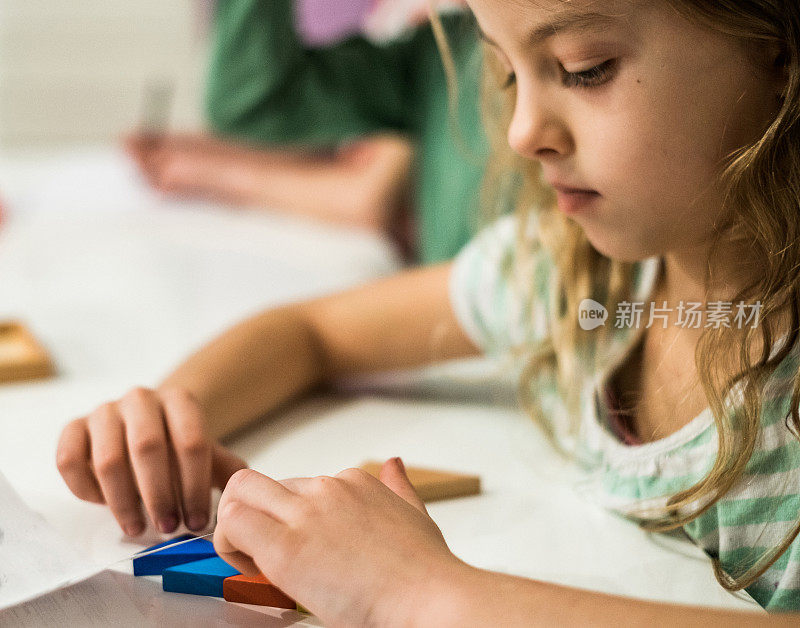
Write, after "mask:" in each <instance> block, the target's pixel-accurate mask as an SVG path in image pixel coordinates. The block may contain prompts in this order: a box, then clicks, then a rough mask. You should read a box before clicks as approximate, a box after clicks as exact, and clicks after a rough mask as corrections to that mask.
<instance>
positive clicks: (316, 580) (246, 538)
mask: <svg viewBox="0 0 800 628" xmlns="http://www.w3.org/2000/svg"><path fill="white" fill-rule="evenodd" d="M381 481H382V482H383V483H382V482H381ZM381 481H378V480H377V479H375V478H373V477H372V476H371V475H369V474H367V473H366V472H364V471H362V470H360V469H347V470H346V471H342V472H341V473H339V474H338V475H337V476H336V477H317V478H298V479H291V480H284V481H281V482H277V481H275V480H272V479H270V478H268V477H266V476H264V475H261V474H260V473H257V472H255V471H252V470H246V471H240V472H238V473H236V474H235V475H234V476H233V477H232V478H231V481H230V482H229V483H228V486H227V487H226V488H225V492H224V493H223V494H222V499H221V500H220V503H219V509H218V513H217V528H216V531H215V533H214V546H215V548H216V550H217V552H218V553H219V554H220V556H221V557H222V558H223V559H225V560H226V561H227V562H229V563H230V564H232V565H233V566H234V567H236V568H237V569H239V570H240V571H241V572H242V573H245V574H253V575H254V574H256V573H258V572H261V573H263V574H264V575H265V576H266V577H267V578H268V579H269V580H270V581H271V582H273V583H274V584H275V585H276V586H277V587H279V588H280V589H282V590H283V591H284V592H286V593H287V594H288V595H290V596H292V597H294V598H295V599H296V600H298V601H299V602H300V603H301V604H303V605H304V606H306V607H307V608H309V609H310V610H311V611H313V612H314V613H316V614H317V616H319V617H320V618H321V619H322V620H323V622H325V624H326V625H328V624H331V625H341V626H359V625H388V624H389V623H407V620H408V619H409V618H408V617H405V616H403V615H401V613H409V612H420V611H421V609H423V608H424V607H425V605H426V603H427V601H428V600H430V599H431V596H433V595H434V594H435V593H434V592H435V591H437V590H438V585H439V584H442V585H444V586H445V587H446V586H451V583H452V579H453V576H454V575H455V574H456V572H458V571H459V570H460V569H461V567H463V566H465V565H464V563H462V562H461V561H460V560H459V559H457V558H456V557H455V556H454V555H453V554H452V553H451V552H450V550H449V549H448V547H447V544H446V543H445V541H444V538H443V537H442V533H441V532H440V530H439V528H438V527H437V526H436V524H435V523H434V522H433V520H432V519H431V518H430V517H429V516H428V513H427V512H426V510H425V506H424V505H423V504H422V501H421V500H420V499H419V497H418V496H417V494H416V493H415V492H414V489H413V487H412V486H411V484H410V482H409V481H408V478H407V477H406V474H405V469H404V468H403V465H402V462H401V461H400V459H399V458H394V459H392V460H389V461H388V462H386V463H385V464H384V465H383V469H382V470H381Z"/></svg>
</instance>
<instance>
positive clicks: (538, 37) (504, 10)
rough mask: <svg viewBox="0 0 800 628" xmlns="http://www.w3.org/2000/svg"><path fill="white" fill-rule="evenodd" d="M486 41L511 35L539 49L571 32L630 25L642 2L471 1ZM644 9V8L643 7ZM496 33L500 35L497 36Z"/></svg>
mask: <svg viewBox="0 0 800 628" xmlns="http://www.w3.org/2000/svg"><path fill="white" fill-rule="evenodd" d="M467 2H468V4H469V5H470V7H471V8H472V10H473V12H474V13H475V16H476V17H477V19H478V24H479V27H480V29H481V31H482V33H483V35H484V38H485V39H486V40H487V41H489V42H490V43H494V37H495V36H500V35H504V34H507V35H509V36H512V37H514V38H515V39H522V40H524V41H523V43H524V44H529V45H537V44H539V43H541V42H543V41H544V40H546V39H547V38H549V37H552V36H554V35H557V34H559V33H562V32H567V31H592V30H602V29H604V28H608V27H610V26H613V25H618V24H620V23H622V24H624V23H630V22H631V21H632V20H633V18H634V16H635V10H636V5H637V4H641V1H640V0H467ZM640 8H641V7H640ZM495 31H497V34H496V35H495Z"/></svg>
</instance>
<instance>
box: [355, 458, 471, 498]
mask: <svg viewBox="0 0 800 628" xmlns="http://www.w3.org/2000/svg"><path fill="white" fill-rule="evenodd" d="M381 466H382V464H381V463H380V462H375V461H369V462H365V463H363V464H362V465H361V469H363V470H364V471H366V472H367V473H369V474H370V475H372V476H375V477H376V478H377V477H378V476H379V475H380V471H381ZM406 474H407V475H408V479H409V480H410V481H411V484H412V485H413V486H414V489H415V490H416V491H417V494H418V495H419V497H420V499H421V500H422V501H424V502H432V501H436V500H437V499H450V498H452V497H466V496H467V495H477V494H478V493H480V492H481V479H480V477H478V476H477V475H466V474H463V473H453V472H450V471H437V470H435V469H423V468H420V467H406Z"/></svg>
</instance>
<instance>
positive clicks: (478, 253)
mask: <svg viewBox="0 0 800 628" xmlns="http://www.w3.org/2000/svg"><path fill="white" fill-rule="evenodd" d="M516 230H517V223H516V219H515V218H514V217H512V216H506V217H504V218H501V219H500V220H499V221H497V222H496V223H495V224H493V225H491V226H490V227H489V228H487V229H485V230H484V231H482V232H481V233H480V234H479V235H478V236H477V237H476V238H475V239H473V240H472V241H471V242H470V243H469V244H468V245H467V246H466V247H464V249H463V250H462V251H461V253H460V254H459V255H458V257H457V258H456V260H455V262H454V265H453V270H452V275H451V280H450V297H451V301H452V304H453V308H454V310H455V313H456V316H457V317H458V319H459V322H460V324H461V326H462V327H463V329H464V331H465V333H466V334H467V335H468V336H469V337H470V339H471V340H472V341H473V342H474V343H475V344H476V345H477V346H479V347H481V348H482V349H483V350H484V351H485V352H486V353H487V354H490V355H502V354H505V353H508V352H509V350H511V349H512V348H513V347H515V346H520V345H522V344H528V343H531V342H532V343H536V342H539V341H541V340H543V339H545V338H546V337H547V334H548V333H549V331H548V330H549V328H550V321H551V320H552V314H551V313H550V311H549V304H550V303H551V295H552V293H553V290H552V279H553V277H554V273H555V266H554V263H553V260H552V258H551V257H550V255H549V254H548V253H547V252H546V251H545V249H544V248H543V247H540V246H539V245H538V240H537V234H536V221H535V220H533V221H532V222H531V224H530V225H529V227H528V229H527V238H526V245H528V244H529V245H530V247H531V251H532V253H531V256H530V258H529V259H528V260H527V262H526V266H525V268H524V269H523V276H524V277H525V278H526V279H525V280H526V281H529V282H531V283H530V284H529V286H528V287H527V289H533V291H534V292H533V298H532V299H528V298H524V297H523V296H522V294H521V291H520V290H519V284H518V283H517V281H516V280H515V279H514V277H517V278H518V277H519V276H520V275H519V273H516V274H515V273H512V272H509V269H510V268H513V267H514V266H515V262H516V254H515V242H516ZM660 265H661V259H660V258H658V257H653V258H649V259H647V260H644V261H642V262H638V263H637V264H636V269H635V273H634V277H635V279H634V286H633V290H632V296H633V299H632V300H633V301H636V302H645V303H646V302H647V301H648V300H649V295H650V294H651V293H652V290H653V288H654V286H655V280H656V277H657V276H658V271H659V268H660ZM576 315H577V313H576ZM641 331H642V330H636V329H624V328H623V329H620V330H618V331H615V334H616V335H614V336H613V337H612V340H610V341H608V342H609V346H607V347H603V348H602V350H603V352H602V355H607V356H609V357H608V359H607V360H605V361H603V364H604V366H603V367H602V368H601V369H600V370H599V372H597V373H591V374H588V375H586V376H585V379H584V380H583V381H582V382H580V386H581V388H580V398H581V418H580V430H579V434H578V441H577V443H576V444H577V446H578V451H579V452H580V456H579V457H580V459H581V461H583V462H584V463H588V464H589V466H588V467H587V468H589V469H590V471H591V472H590V473H589V474H588V476H587V478H588V480H587V482H586V487H587V489H588V490H587V494H588V495H589V496H591V497H592V498H593V499H595V500H596V501H598V502H599V503H601V504H602V505H603V506H605V507H607V508H609V509H611V510H612V511H614V512H617V513H619V514H621V515H623V516H628V517H632V518H635V515H633V514H632V513H631V509H632V508H633V507H641V506H643V505H658V504H663V503H664V501H665V500H666V498H667V497H669V496H670V495H672V494H674V493H675V492H677V491H679V490H681V489H685V488H688V487H690V486H691V485H692V484H694V483H695V482H696V481H697V480H699V479H701V478H702V477H703V476H704V475H705V474H706V472H707V471H708V470H709V469H710V468H711V466H712V464H713V462H714V459H715V456H716V451H717V430H716V426H715V424H714V420H713V417H712V415H711V410H710V408H706V409H705V410H704V411H703V412H701V413H700V414H699V415H698V416H697V417H695V418H694V419H693V420H692V421H691V422H689V423H688V424H687V425H685V426H684V427H683V428H681V429H679V430H678V431H677V432H675V433H673V434H671V435H670V436H667V437H666V438H662V439H660V440H657V441H654V442H650V443H644V444H641V445H628V444H625V443H623V442H622V441H621V440H620V438H619V437H618V436H617V435H616V434H615V433H614V432H613V431H612V429H611V427H610V424H609V421H608V409H607V407H606V406H605V404H604V402H602V401H601V400H602V399H603V396H602V395H601V394H600V391H603V390H605V385H606V383H607V380H608V379H609V376H610V375H611V373H613V371H614V370H615V367H616V366H617V365H618V364H619V363H620V362H622V361H623V359H624V358H625V357H626V355H627V353H628V352H629V351H630V350H632V349H633V347H634V346H635V345H636V344H637V341H638V339H640V338H641V334H640V333H639V332H641ZM599 349H600V348H596V350H599ZM606 352H607V353H606ZM799 364H800V360H798V351H797V350H793V351H792V353H790V354H789V356H787V358H786V359H785V360H784V361H783V362H782V363H781V365H780V366H779V368H778V370H777V371H776V372H775V373H774V374H773V376H772V377H771V379H770V381H769V383H768V385H767V389H766V391H765V400H764V403H763V406H762V407H763V412H762V421H761V426H762V428H761V432H760V435H759V438H758V441H757V444H756V449H755V451H754V454H753V456H752V458H751V459H750V461H749V463H748V465H747V467H746V470H745V473H744V475H743V477H742V478H741V480H740V481H739V482H738V483H737V484H736V485H735V486H734V487H733V488H732V489H731V491H729V492H728V493H727V494H726V495H725V496H724V497H723V498H722V499H721V500H719V501H718V502H717V503H716V504H714V505H713V506H712V507H711V508H710V509H709V510H707V511H706V512H704V513H703V514H702V515H700V516H699V517H697V518H696V519H694V520H693V521H691V522H690V523H689V524H687V525H685V526H684V530H685V531H686V533H687V534H688V536H689V537H690V538H691V539H693V540H694V542H695V543H697V544H698V545H699V546H700V547H702V548H703V549H704V550H705V551H706V552H707V553H708V554H710V555H712V556H715V557H718V558H719V559H720V562H721V565H722V567H723V569H725V571H726V572H727V573H729V574H730V575H732V576H734V577H735V576H737V575H738V574H741V573H742V572H743V571H744V569H746V568H748V567H750V566H751V565H753V564H754V563H755V562H756V561H757V560H758V559H759V558H760V557H761V556H762V555H763V554H764V552H766V551H767V550H769V549H771V548H772V547H774V546H776V545H777V544H778V543H779V542H780V541H781V540H782V539H783V538H784V537H785V535H786V534H787V533H788V532H789V531H790V530H791V529H792V528H793V526H794V524H795V522H796V521H797V519H798V517H799V516H800V442H798V440H797V439H796V438H795V437H794V436H793V435H792V433H791V432H790V431H789V429H788V427H787V425H786V423H785V418H786V416H787V415H788V414H789V412H790V402H791V392H792V378H793V376H794V374H795V373H796V372H797V369H798V365H799ZM531 385H532V386H534V387H535V390H534V391H533V392H534V393H535V395H536V396H537V398H538V399H539V400H540V402H541V403H542V405H543V408H544V409H545V411H546V414H547V416H548V419H549V420H550V421H551V422H552V424H553V426H554V429H556V432H557V433H558V428H559V426H560V425H562V424H565V423H566V421H565V413H566V406H565V403H564V401H563V400H562V399H561V397H560V395H559V393H558V391H557V388H556V386H555V381H554V379H553V377H552V375H551V374H548V373H542V374H539V375H537V377H536V378H534V379H533V380H532V384H531ZM734 405H735V404H734ZM747 591H748V593H750V595H751V596H752V597H753V598H754V599H755V600H756V601H757V602H758V603H759V604H761V605H762V606H763V607H764V608H766V609H767V610H769V611H789V610H800V537H798V538H796V539H795V540H794V542H793V543H792V545H791V546H790V547H789V549H788V550H787V551H786V552H785V553H784V554H783V555H782V556H781V557H780V558H779V559H778V561H777V562H776V563H774V564H773V566H772V567H770V569H769V570H768V571H766V572H765V573H764V574H763V576H761V577H760V578H759V579H758V580H757V581H756V582H755V583H754V584H753V585H752V586H750V587H748V588H747Z"/></svg>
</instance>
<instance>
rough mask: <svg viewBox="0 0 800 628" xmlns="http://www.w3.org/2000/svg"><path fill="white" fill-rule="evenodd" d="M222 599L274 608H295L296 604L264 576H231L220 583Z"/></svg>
mask: <svg viewBox="0 0 800 628" xmlns="http://www.w3.org/2000/svg"><path fill="white" fill-rule="evenodd" d="M222 597H224V598H225V599H226V600H227V601H228V602H239V603H240V604H258V605H259V606H273V607H275V608H291V609H295V608H297V603H296V602H295V601H294V600H293V599H292V598H290V597H289V596H288V595H286V594H285V593H284V592H283V591H281V590H280V589H279V588H278V587H276V586H275V585H274V584H272V583H271V582H270V581H269V580H267V579H266V578H265V577H264V576H262V575H258V576H252V577H251V576H243V575H240V576H231V577H230V578H225V581H224V582H223V583H222Z"/></svg>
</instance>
